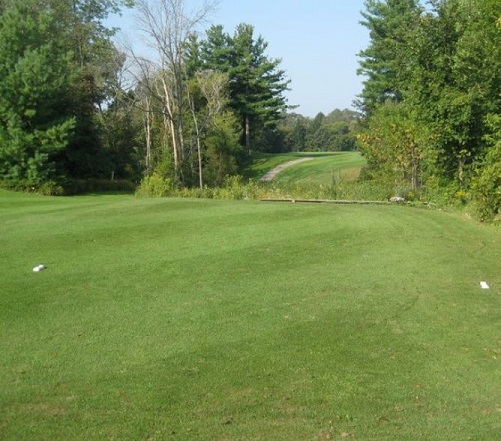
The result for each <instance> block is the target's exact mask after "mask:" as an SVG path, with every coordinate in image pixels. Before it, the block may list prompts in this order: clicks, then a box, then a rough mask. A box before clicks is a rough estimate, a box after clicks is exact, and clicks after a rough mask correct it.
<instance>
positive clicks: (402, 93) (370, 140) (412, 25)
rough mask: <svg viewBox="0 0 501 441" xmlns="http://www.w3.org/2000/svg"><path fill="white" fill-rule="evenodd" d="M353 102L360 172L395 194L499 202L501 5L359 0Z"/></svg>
mask: <svg viewBox="0 0 501 441" xmlns="http://www.w3.org/2000/svg"><path fill="white" fill-rule="evenodd" d="M362 16H363V20H362V22H361V23H362V25H363V26H365V27H366V28H367V29H368V30H369V32H370V44H369V46H368V47H367V48H366V49H365V50H363V51H362V52H361V53H360V69H359V73H360V74H362V75H364V76H365V82H364V88H363V91H362V93H361V95H360V97H359V100H358V102H357V105H358V107H359V109H360V111H361V112H363V114H364V130H363V131H362V132H361V133H360V134H359V142H360V148H361V150H362V152H363V153H364V155H365V156H366V157H367V159H368V163H369V167H368V169H367V170H366V175H367V176H368V177H370V178H371V179H374V180H382V181H385V182H391V183H393V184H394V186H395V188H396V189H397V190H398V191H399V192H401V193H402V195H404V194H405V195H409V196H411V197H420V196H421V197H426V198H434V197H435V198H442V199H447V200H448V201H457V202H460V203H467V202H470V203H473V204H475V205H476V206H477V207H478V209H479V210H480V212H481V214H482V217H483V218H485V219H487V218H493V217H495V216H496V215H497V214H499V212H500V209H501V2H500V1H499V0H432V1H428V2H426V4H423V3H421V2H419V1H417V0H387V1H380V0H367V1H366V2H365V10H364V11H363V13H362Z"/></svg>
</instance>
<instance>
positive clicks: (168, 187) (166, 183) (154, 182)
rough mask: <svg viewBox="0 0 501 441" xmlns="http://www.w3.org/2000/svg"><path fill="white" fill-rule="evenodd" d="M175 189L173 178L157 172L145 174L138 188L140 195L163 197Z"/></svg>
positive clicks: (137, 192)
mask: <svg viewBox="0 0 501 441" xmlns="http://www.w3.org/2000/svg"><path fill="white" fill-rule="evenodd" d="M172 190H173V184H172V180H171V179H168V178H164V177H162V176H160V175H159V174H157V173H154V174H152V175H151V176H145V177H144V178H143V179H142V181H141V183H140V184H139V187H138V188H137V190H136V196H139V197H163V196H168V195H169V193H170V192H172Z"/></svg>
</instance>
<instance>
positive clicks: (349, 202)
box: [260, 198, 401, 205]
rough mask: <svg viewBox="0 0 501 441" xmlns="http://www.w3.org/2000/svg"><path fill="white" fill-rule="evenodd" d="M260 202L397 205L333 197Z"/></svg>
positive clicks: (262, 200)
mask: <svg viewBox="0 0 501 441" xmlns="http://www.w3.org/2000/svg"><path fill="white" fill-rule="evenodd" d="M260 201H261V202H290V203H292V204H295V203H301V202H308V203H313V204H343V205H399V204H401V203H398V202H389V201H345V200H335V199H292V198H291V199H260Z"/></svg>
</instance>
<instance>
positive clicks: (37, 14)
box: [0, 0, 75, 186]
mask: <svg viewBox="0 0 501 441" xmlns="http://www.w3.org/2000/svg"><path fill="white" fill-rule="evenodd" d="M60 35H61V34H60V33H59V32H58V22H57V20H56V17H55V16H54V15H53V14H52V13H51V11H49V10H47V9H45V8H43V7H40V5H39V2H37V1H36V0H27V1H25V2H13V3H11V4H10V5H9V6H8V7H7V8H6V9H5V10H4V12H3V13H2V15H1V20H0V41H2V44H1V45H0V77H1V78H2V81H0V179H4V180H7V181H10V182H11V183H17V184H24V185H34V186H37V185H40V184H42V183H43V182H44V181H47V180H50V179H54V178H55V163H54V161H55V155H56V153H58V152H61V151H63V150H64V149H65V148H66V147H67V145H68V143H69V142H70V141H71V138H72V136H73V133H74V128H75V118H73V117H72V116H71V109H70V108H69V107H68V100H67V98H68V97H69V95H70V85H71V75H70V65H71V58H70V53H69V52H68V51H67V49H66V48H65V46H64V41H63V40H61V39H58V38H57V36H60ZM54 36H56V38H54Z"/></svg>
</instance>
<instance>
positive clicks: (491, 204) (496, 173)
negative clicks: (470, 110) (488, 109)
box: [473, 115, 501, 220]
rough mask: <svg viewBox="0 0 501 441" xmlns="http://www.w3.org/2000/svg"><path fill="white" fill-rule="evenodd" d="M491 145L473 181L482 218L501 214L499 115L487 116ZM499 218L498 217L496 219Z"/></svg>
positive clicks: (500, 133)
mask: <svg viewBox="0 0 501 441" xmlns="http://www.w3.org/2000/svg"><path fill="white" fill-rule="evenodd" d="M488 124H489V127H490V128H491V134H490V135H488V137H487V141H488V143H489V144H490V145H491V148H490V149H489V150H488V152H487V155H486V157H485V160H484V161H483V164H482V165H481V166H480V167H479V170H478V176H477V177H476V179H475V181H474V183H473V190H474V194H475V201H476V203H477V209H478V211H479V214H480V216H481V219H482V220H493V219H495V218H496V217H497V216H499V215H500V214H501V115H492V116H491V117H490V118H488ZM498 220H499V219H498Z"/></svg>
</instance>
